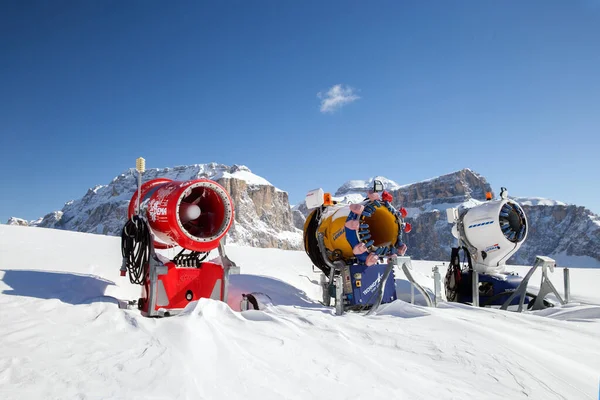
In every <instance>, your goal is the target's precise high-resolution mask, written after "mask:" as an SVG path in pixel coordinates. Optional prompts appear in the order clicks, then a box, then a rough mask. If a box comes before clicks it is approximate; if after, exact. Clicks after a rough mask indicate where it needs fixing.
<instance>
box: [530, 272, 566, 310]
mask: <svg viewBox="0 0 600 400" xmlns="http://www.w3.org/2000/svg"><path fill="white" fill-rule="evenodd" d="M549 293H554V295H555V296H556V298H557V299H558V301H559V302H560V304H562V305H565V304H566V302H565V301H564V300H563V299H562V297H561V296H560V294H558V290H556V288H555V287H554V285H553V284H552V282H551V281H550V278H548V267H547V266H546V265H543V266H542V284H541V285H540V291H539V293H538V295H537V297H536V298H535V302H534V303H533V307H532V308H531V309H532V310H543V309H544V308H546V306H545V305H544V298H546V295H547V294H549Z"/></svg>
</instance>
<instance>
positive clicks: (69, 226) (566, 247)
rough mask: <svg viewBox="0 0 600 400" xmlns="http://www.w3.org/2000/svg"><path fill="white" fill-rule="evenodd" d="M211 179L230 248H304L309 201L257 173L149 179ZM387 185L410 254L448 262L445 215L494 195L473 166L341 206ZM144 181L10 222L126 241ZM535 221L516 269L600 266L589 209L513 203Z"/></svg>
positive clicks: (239, 169) (344, 190)
mask: <svg viewBox="0 0 600 400" xmlns="http://www.w3.org/2000/svg"><path fill="white" fill-rule="evenodd" d="M159 177H164V178H169V179H173V180H189V179H197V178H208V179H212V180H215V181H216V182H218V183H219V184H221V185H223V186H224V187H225V189H226V190H227V191H228V192H229V193H230V195H231V197H232V199H233V201H234V205H235V210H236V214H235V223H234V225H233V226H232V228H231V230H230V231H229V233H228V235H227V243H237V244H240V245H249V246H255V247H275V248H280V249H292V250H301V249H302V227H303V224H304V221H305V219H306V216H307V215H308V209H307V208H306V205H305V204H304V202H301V203H300V204H297V205H295V206H291V205H290V203H289V198H288V194H287V192H285V191H284V190H281V189H279V188H276V187H274V186H273V185H272V184H271V183H270V182H269V181H267V180H266V179H264V178H262V177H260V176H258V175H255V174H253V173H252V172H251V171H250V169H249V168H248V167H246V166H243V165H233V166H227V165H223V164H217V163H209V164H194V165H188V166H178V167H174V168H163V169H149V170H147V171H146V172H144V180H145V181H146V180H150V179H155V178H159ZM375 179H377V180H380V181H381V182H382V183H383V184H384V187H385V189H386V190H387V191H388V192H390V193H391V194H392V195H393V198H394V200H393V204H394V206H395V207H397V208H399V207H405V208H406V209H407V211H408V218H407V221H408V222H410V223H411V224H412V227H413V229H412V231H411V232H410V233H408V234H407V238H406V241H407V244H408V248H409V251H408V253H409V254H410V255H411V256H412V257H413V258H415V259H420V260H436V261H445V260H449V258H450V249H451V247H452V246H453V245H454V243H455V239H454V238H453V237H452V235H451V231H450V228H451V226H450V225H449V224H448V221H447V220H446V212H445V210H446V209H447V208H448V207H458V206H460V205H464V206H467V207H468V206H472V205H475V204H479V203H480V202H483V201H485V194H486V192H492V193H493V190H492V187H491V185H490V184H489V183H488V182H487V180H486V179H485V177H483V176H481V175H479V174H478V173H476V172H474V171H472V170H470V169H468V168H466V169H462V170H460V171H456V172H452V173H449V174H445V175H442V176H439V177H435V178H432V179H428V180H425V181H421V182H417V183H411V184H405V185H400V184H398V183H396V182H394V181H392V180H390V179H387V178H385V177H382V176H378V177H372V178H370V179H368V180H351V181H348V182H345V183H344V184H342V185H341V186H340V187H339V188H338V190H337V191H336V192H335V193H334V198H335V199H336V200H339V201H351V202H356V201H360V200H362V199H363V198H364V195H365V194H366V192H367V190H368V189H369V188H371V187H372V184H373V181H374V180H375ZM136 185H137V179H136V177H135V176H134V175H133V174H132V173H131V171H125V172H123V173H121V174H120V175H118V176H116V177H115V178H114V179H113V180H112V181H111V182H110V183H109V184H107V185H98V186H95V187H93V188H90V189H89V190H88V192H87V193H86V194H85V195H84V196H83V197H82V198H81V199H78V200H71V201H68V202H67V203H65V206H64V207H63V209H62V210H59V211H53V212H50V213H48V214H47V215H45V216H44V217H42V218H39V219H38V220H35V221H25V220H23V219H19V218H15V217H13V218H10V219H9V220H8V222H7V223H8V224H10V225H28V226H38V227H45V228H55V229H64V230H71V231H78V232H88V233H97V234H104V235H114V236H116V235H120V234H121V229H122V227H123V224H124V222H125V220H126V218H127V206H128V203H129V199H130V198H131V196H132V194H133V192H134V191H135V190H136ZM512 199H513V200H515V201H517V202H518V203H519V204H520V205H521V206H522V207H523V209H524V211H525V213H526V215H527V219H528V221H529V227H530V229H529V233H528V237H527V240H526V241H525V243H524V244H523V246H522V247H521V248H520V250H519V251H518V252H517V253H516V254H515V255H513V256H512V257H511V258H510V259H509V260H508V263H509V264H519V265H531V264H532V263H533V262H534V260H535V256H536V255H547V256H550V257H553V258H554V259H555V260H556V261H557V263H558V264H559V265H561V266H568V267H599V268H600V217H599V216H598V215H595V214H593V213H592V212H591V211H590V210H588V209H586V208H585V207H582V206H577V205H570V204H565V203H562V202H559V201H554V200H549V199H542V198H520V197H512Z"/></svg>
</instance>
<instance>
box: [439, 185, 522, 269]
mask: <svg viewBox="0 0 600 400" xmlns="http://www.w3.org/2000/svg"><path fill="white" fill-rule="evenodd" d="M446 212H447V216H448V222H449V223H454V226H453V227H452V235H453V236H454V237H455V238H457V239H458V241H459V247H460V246H464V247H466V248H467V249H468V251H469V253H470V257H471V261H472V263H473V268H474V269H475V270H476V271H477V272H478V273H480V274H492V275H493V274H501V273H502V272H504V270H505V266H506V260H508V259H509V258H510V257H511V256H512V255H513V254H515V253H516V252H517V250H519V248H520V247H521V245H522V244H523V243H524V242H525V239H526V238H527V231H528V225H527V217H526V216H525V212H524V211H523V209H522V208H521V206H520V205H519V204H518V203H517V202H515V201H513V200H509V199H508V193H507V191H506V188H502V190H501V192H500V199H497V200H491V194H488V201H487V202H485V203H483V204H480V205H477V206H475V207H471V208H465V209H462V210H461V209H457V208H449V209H447V210H446Z"/></svg>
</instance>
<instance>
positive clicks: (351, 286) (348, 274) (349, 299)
mask: <svg viewBox="0 0 600 400" xmlns="http://www.w3.org/2000/svg"><path fill="white" fill-rule="evenodd" d="M386 268H387V264H375V265H372V266H370V267H367V266H366V265H358V264H354V265H350V266H348V267H347V268H346V269H345V270H344V271H343V273H342V279H343V282H344V298H345V303H346V307H349V308H352V307H353V306H368V305H373V303H375V302H376V301H377V295H378V293H379V290H378V289H379V285H380V283H381V280H382V279H383V276H384V275H385V270H386ZM397 298H398V297H397V296H396V282H395V277H394V270H392V271H391V272H390V275H389V276H388V278H387V280H386V282H385V286H384V290H383V298H382V300H381V304H385V303H391V302H393V301H394V300H396V299H397Z"/></svg>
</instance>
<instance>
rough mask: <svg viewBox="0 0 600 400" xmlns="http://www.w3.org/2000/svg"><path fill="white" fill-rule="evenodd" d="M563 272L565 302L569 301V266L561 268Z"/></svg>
mask: <svg viewBox="0 0 600 400" xmlns="http://www.w3.org/2000/svg"><path fill="white" fill-rule="evenodd" d="M563 274H564V284H565V303H568V302H569V301H571V278H570V275H569V268H567V267H565V268H564V269H563Z"/></svg>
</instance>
